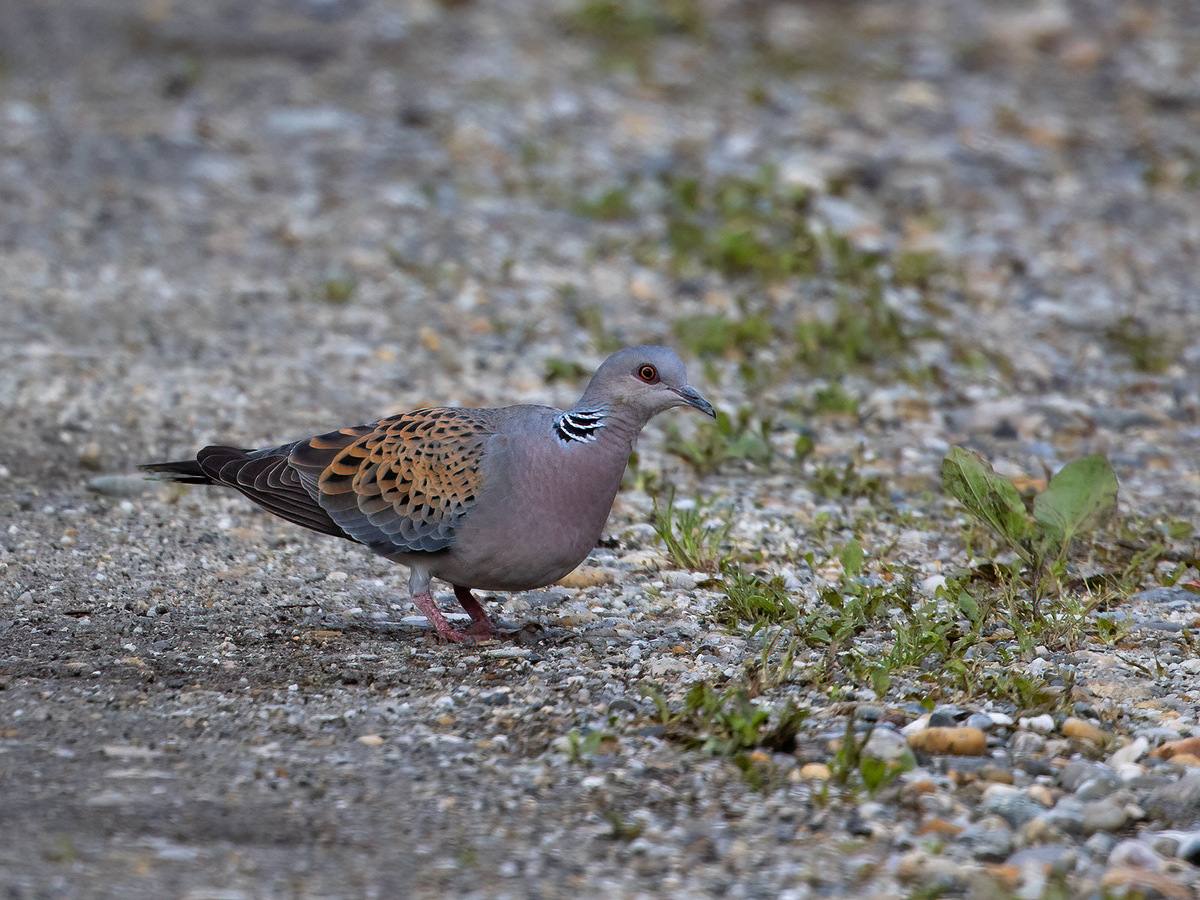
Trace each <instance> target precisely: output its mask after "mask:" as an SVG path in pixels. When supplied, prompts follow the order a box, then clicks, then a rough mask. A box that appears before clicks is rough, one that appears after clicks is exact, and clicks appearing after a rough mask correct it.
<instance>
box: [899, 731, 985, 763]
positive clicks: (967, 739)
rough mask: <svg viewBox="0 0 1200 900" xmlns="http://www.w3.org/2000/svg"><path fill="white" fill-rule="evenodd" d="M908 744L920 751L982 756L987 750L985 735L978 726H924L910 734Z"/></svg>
mask: <svg viewBox="0 0 1200 900" xmlns="http://www.w3.org/2000/svg"><path fill="white" fill-rule="evenodd" d="M908 745H909V746H910V747H912V749H914V750H918V751H920V752H922V753H934V754H946V753H952V754H954V755H956V756H982V755H983V754H984V753H986V752H987V735H985V734H984V733H983V732H982V731H980V730H979V729H978V728H967V727H961V728H926V729H925V730H924V731H918V732H916V733H915V734H912V735H910V736H909V738H908Z"/></svg>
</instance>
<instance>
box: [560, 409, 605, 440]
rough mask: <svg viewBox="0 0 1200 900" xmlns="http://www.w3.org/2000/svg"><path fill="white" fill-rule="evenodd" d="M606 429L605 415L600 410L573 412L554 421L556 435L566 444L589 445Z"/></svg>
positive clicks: (564, 414)
mask: <svg viewBox="0 0 1200 900" xmlns="http://www.w3.org/2000/svg"><path fill="white" fill-rule="evenodd" d="M603 427H604V413H603V412H602V411H600V410H598V409H583V410H572V411H570V412H565V413H563V414H562V415H560V416H559V417H558V418H556V419H555V420H554V434H555V435H556V436H557V437H558V439H559V440H560V441H561V442H562V443H564V444H570V443H576V442H578V443H583V444H586V443H589V442H591V441H594V440H595V439H596V435H597V434H599V432H600V429H601V428H603Z"/></svg>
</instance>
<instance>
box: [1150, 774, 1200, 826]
mask: <svg viewBox="0 0 1200 900" xmlns="http://www.w3.org/2000/svg"><path fill="white" fill-rule="evenodd" d="M1141 805H1142V806H1143V807H1144V808H1145V810H1146V815H1147V816H1149V817H1150V818H1152V819H1159V820H1161V821H1162V823H1163V824H1164V825H1166V826H1167V827H1168V828H1171V827H1191V826H1192V825H1193V823H1194V822H1195V820H1196V810H1197V809H1200V775H1185V776H1184V777H1183V778H1180V779H1179V780H1178V781H1176V782H1173V783H1170V784H1165V785H1163V786H1162V787H1159V788H1155V789H1154V790H1153V791H1151V792H1150V796H1148V797H1147V798H1146V799H1145V800H1144V801H1142V803H1141Z"/></svg>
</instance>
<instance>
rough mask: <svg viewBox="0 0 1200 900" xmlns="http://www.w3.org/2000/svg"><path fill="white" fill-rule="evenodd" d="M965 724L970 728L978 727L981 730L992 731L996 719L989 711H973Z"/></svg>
mask: <svg viewBox="0 0 1200 900" xmlns="http://www.w3.org/2000/svg"><path fill="white" fill-rule="evenodd" d="M964 724H965V725H966V726H967V727H968V728H978V729H979V730H980V731H991V730H992V729H993V728H995V727H996V723H995V721H994V720H993V719H992V717H991V716H989V715H988V714H987V713H971V714H970V715H969V716H967V721H966V722H965V723H964Z"/></svg>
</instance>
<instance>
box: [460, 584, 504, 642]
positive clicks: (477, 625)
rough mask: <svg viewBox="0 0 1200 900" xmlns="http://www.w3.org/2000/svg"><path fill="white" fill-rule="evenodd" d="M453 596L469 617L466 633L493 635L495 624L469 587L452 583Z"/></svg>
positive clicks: (479, 635)
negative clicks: (469, 621)
mask: <svg viewBox="0 0 1200 900" xmlns="http://www.w3.org/2000/svg"><path fill="white" fill-rule="evenodd" d="M454 596H455V597H456V598H458V602H459V603H460V604H461V605H462V608H463V609H465V610H466V611H467V614H468V615H469V616H470V617H471V624H470V625H468V626H467V630H466V632H465V633H466V634H470V635H476V636H478V637H493V636H495V634H496V626H495V625H493V624H492V620H491V619H490V618H488V614H487V611H486V610H484V608H483V607H482V606H481V605H480V604H479V601H478V600H476V599H475V595H474V594H472V593H471V589H470V588H469V587H463V586H462V585H460V584H456V585H454Z"/></svg>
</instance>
